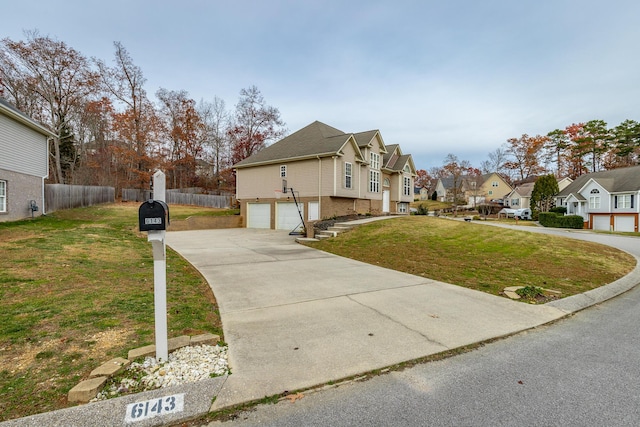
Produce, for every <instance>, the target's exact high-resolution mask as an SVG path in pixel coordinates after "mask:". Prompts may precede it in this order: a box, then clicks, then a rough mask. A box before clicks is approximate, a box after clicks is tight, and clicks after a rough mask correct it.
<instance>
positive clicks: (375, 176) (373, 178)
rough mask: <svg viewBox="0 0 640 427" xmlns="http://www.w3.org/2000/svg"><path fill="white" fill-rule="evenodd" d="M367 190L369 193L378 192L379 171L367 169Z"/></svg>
mask: <svg viewBox="0 0 640 427" xmlns="http://www.w3.org/2000/svg"><path fill="white" fill-rule="evenodd" d="M369 191H370V192H371V193H379V192H380V172H379V171H373V170H372V171H369Z"/></svg>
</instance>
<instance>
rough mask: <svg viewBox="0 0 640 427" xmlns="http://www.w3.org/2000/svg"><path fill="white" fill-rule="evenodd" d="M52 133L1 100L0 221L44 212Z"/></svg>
mask: <svg viewBox="0 0 640 427" xmlns="http://www.w3.org/2000/svg"><path fill="white" fill-rule="evenodd" d="M53 137H55V134H53V133H52V132H51V131H49V130H48V129H47V128H45V127H44V126H42V125H41V124H39V123H37V122H36V121H34V120H33V119H31V118H30V117H28V116H27V115H25V114H24V113H22V112H21V111H19V110H18V109H16V108H15V107H13V106H12V105H11V104H9V103H8V102H7V101H6V100H4V99H2V98H0V153H1V154H0V221H13V220H18V219H22V218H27V217H29V216H31V215H32V214H35V212H36V211H35V209H36V208H35V207H36V206H37V209H38V210H37V212H38V213H41V214H42V213H45V206H44V180H45V178H47V177H48V176H49V148H48V147H49V143H48V140H49V138H53Z"/></svg>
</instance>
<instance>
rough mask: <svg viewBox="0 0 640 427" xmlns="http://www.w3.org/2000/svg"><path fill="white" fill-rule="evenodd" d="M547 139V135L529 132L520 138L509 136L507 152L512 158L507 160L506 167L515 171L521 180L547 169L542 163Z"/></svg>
mask: <svg viewBox="0 0 640 427" xmlns="http://www.w3.org/2000/svg"><path fill="white" fill-rule="evenodd" d="M547 140H548V137H546V136H540V135H536V136H529V135H527V134H523V135H522V136H521V137H520V138H509V139H508V140H507V148H506V152H507V154H508V155H510V156H511V157H512V160H509V161H507V162H505V167H506V168H507V169H511V170H513V171H515V172H516V173H517V175H518V176H517V178H518V179H520V180H524V179H526V178H528V177H530V176H537V175H539V174H541V173H542V172H544V170H545V169H544V166H543V164H542V154H543V151H542V150H543V148H544V146H545V143H546V142H547Z"/></svg>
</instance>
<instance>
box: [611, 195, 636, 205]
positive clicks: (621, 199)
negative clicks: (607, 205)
mask: <svg viewBox="0 0 640 427" xmlns="http://www.w3.org/2000/svg"><path fill="white" fill-rule="evenodd" d="M615 208H616V209H633V194H623V195H621V196H616V197H615Z"/></svg>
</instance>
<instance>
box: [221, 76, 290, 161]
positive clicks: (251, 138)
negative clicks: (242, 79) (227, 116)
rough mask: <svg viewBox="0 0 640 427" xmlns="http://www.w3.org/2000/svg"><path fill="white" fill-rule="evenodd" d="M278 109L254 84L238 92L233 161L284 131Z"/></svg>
mask: <svg viewBox="0 0 640 427" xmlns="http://www.w3.org/2000/svg"><path fill="white" fill-rule="evenodd" d="M284 125H285V124H284V122H283V121H282V119H281V118H280V111H279V110H278V109H277V108H275V107H272V106H269V105H267V104H266V102H265V100H264V97H263V96H262V94H261V93H260V91H259V90H258V88H257V87H255V86H251V87H249V88H248V89H242V90H241V91H240V101H238V104H237V105H236V113H235V116H234V125H233V126H232V127H231V129H230V130H229V132H228V134H229V136H230V138H231V151H232V159H231V160H232V162H233V163H234V164H235V163H237V162H239V161H241V160H243V159H245V158H247V157H249V156H251V155H252V154H253V153H257V152H258V151H260V150H262V149H263V148H264V147H266V146H267V144H268V143H269V142H271V141H275V140H277V139H278V138H280V137H282V136H284V135H285V133H286V129H285V128H284Z"/></svg>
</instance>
